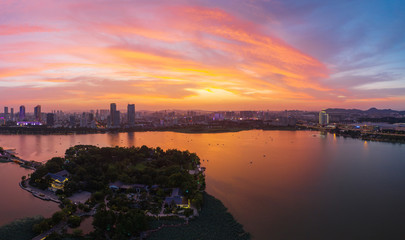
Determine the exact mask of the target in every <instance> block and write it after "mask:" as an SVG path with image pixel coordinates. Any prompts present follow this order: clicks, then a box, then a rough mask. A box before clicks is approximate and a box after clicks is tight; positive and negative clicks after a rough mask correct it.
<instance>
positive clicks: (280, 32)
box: [0, 0, 405, 111]
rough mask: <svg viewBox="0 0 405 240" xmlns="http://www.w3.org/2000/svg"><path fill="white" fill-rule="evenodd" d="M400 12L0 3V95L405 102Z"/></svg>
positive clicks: (317, 106) (79, 106) (139, 101)
mask: <svg viewBox="0 0 405 240" xmlns="http://www.w3.org/2000/svg"><path fill="white" fill-rule="evenodd" d="M404 12H405V3H404V2H403V1H399V0H398V1H388V2H386V1H377V0H374V1H316V0H310V1H291V0H288V1H265V0H257V1H241V0H235V1H225V0H220V1H218V0H216V1H209V0H204V1H200V0H193V1H180V0H175V1H143V0H140V1H123V0H120V1H79V0H73V1H66V0H62V1H51V0H38V1H28V0H26V1H9V0H5V1H1V3H0V52H1V54H0V102H2V104H3V105H5V106H14V107H15V108H17V107H18V106H20V105H25V106H26V107H27V109H28V108H29V109H32V108H33V107H34V106H36V105H37V104H41V105H42V107H43V109H44V110H45V111H50V110H53V109H62V110H65V111H71V110H88V109H101V108H105V106H108V105H109V103H111V102H116V103H117V104H119V105H120V106H126V104H128V103H136V105H137V109H145V110H158V109H168V108H171V109H200V110H246V109H251V110H260V109H272V110H282V109H305V110H321V109H324V108H329V107H343V108H360V109H368V108H370V107H377V108H392V109H396V110H403V109H404V107H403V106H404V103H405V96H404V92H405V73H404V63H405V50H404V49H405V40H404V39H405V32H404V31H400V29H405V16H404Z"/></svg>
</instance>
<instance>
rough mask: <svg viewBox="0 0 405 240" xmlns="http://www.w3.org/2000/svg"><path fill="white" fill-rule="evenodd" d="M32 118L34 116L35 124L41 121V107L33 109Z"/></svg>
mask: <svg viewBox="0 0 405 240" xmlns="http://www.w3.org/2000/svg"><path fill="white" fill-rule="evenodd" d="M34 116H35V121H37V122H40V121H41V105H37V106H36V107H35V108H34Z"/></svg>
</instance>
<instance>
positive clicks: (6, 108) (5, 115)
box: [3, 107, 8, 121]
mask: <svg viewBox="0 0 405 240" xmlns="http://www.w3.org/2000/svg"><path fill="white" fill-rule="evenodd" d="M3 117H4V119H5V120H6V121H7V120H8V107H4V116H3Z"/></svg>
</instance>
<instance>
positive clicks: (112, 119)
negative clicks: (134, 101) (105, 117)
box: [110, 103, 117, 126]
mask: <svg viewBox="0 0 405 240" xmlns="http://www.w3.org/2000/svg"><path fill="white" fill-rule="evenodd" d="M116 111H117V104H115V103H111V104H110V125H111V126H114V125H115V122H116V121H117V120H115V115H116V113H115V112H116Z"/></svg>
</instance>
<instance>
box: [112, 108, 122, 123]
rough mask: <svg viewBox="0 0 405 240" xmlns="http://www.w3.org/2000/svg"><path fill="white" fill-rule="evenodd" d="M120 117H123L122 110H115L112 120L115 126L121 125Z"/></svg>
mask: <svg viewBox="0 0 405 240" xmlns="http://www.w3.org/2000/svg"><path fill="white" fill-rule="evenodd" d="M120 119H121V113H120V111H115V112H114V120H113V121H112V123H113V126H114V127H119V126H120V124H121V121H120Z"/></svg>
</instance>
